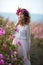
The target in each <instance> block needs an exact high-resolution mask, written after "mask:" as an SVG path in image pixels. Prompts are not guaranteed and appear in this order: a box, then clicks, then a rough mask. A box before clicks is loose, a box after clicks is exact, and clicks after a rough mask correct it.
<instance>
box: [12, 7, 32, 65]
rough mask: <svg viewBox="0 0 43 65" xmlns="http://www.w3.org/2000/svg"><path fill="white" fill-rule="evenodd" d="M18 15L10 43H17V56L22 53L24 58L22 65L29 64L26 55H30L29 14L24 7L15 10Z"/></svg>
mask: <svg viewBox="0 0 43 65" xmlns="http://www.w3.org/2000/svg"><path fill="white" fill-rule="evenodd" d="M16 14H17V16H18V22H17V24H16V26H15V29H16V32H15V38H14V40H13V43H12V44H16V43H19V48H18V54H19V56H21V55H23V56H24V58H25V60H26V61H25V63H24V65H31V63H30V60H29V59H28V56H29V57H30V54H29V53H30V44H31V38H30V27H29V23H30V15H29V12H28V11H27V10H26V9H21V8H20V9H18V10H17V12H16Z"/></svg>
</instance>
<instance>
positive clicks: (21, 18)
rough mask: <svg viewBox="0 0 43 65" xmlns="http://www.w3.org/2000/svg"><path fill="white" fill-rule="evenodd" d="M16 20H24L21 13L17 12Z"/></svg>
mask: <svg viewBox="0 0 43 65" xmlns="http://www.w3.org/2000/svg"><path fill="white" fill-rule="evenodd" d="M18 20H19V21H23V20H24V15H23V14H22V13H21V12H19V15H18Z"/></svg>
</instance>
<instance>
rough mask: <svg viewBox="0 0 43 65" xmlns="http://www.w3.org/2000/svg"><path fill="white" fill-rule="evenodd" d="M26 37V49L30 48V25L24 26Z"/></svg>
mask: <svg viewBox="0 0 43 65" xmlns="http://www.w3.org/2000/svg"><path fill="white" fill-rule="evenodd" d="M26 37H27V43H28V50H30V46H31V32H30V27H29V26H28V27H27V28H26Z"/></svg>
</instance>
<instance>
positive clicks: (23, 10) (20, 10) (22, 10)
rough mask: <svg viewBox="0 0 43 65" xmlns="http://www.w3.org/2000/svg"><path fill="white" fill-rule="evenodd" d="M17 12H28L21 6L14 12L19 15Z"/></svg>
mask: <svg viewBox="0 0 43 65" xmlns="http://www.w3.org/2000/svg"><path fill="white" fill-rule="evenodd" d="M19 12H21V13H27V14H28V13H29V12H28V11H27V10H26V9H21V8H19V9H18V10H17V12H16V14H17V15H19Z"/></svg>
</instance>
